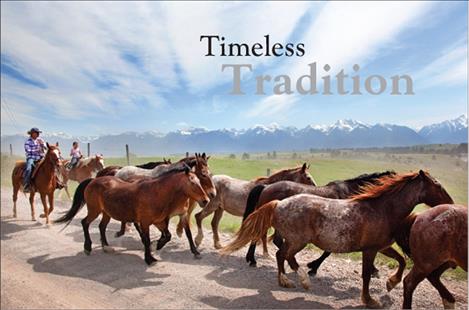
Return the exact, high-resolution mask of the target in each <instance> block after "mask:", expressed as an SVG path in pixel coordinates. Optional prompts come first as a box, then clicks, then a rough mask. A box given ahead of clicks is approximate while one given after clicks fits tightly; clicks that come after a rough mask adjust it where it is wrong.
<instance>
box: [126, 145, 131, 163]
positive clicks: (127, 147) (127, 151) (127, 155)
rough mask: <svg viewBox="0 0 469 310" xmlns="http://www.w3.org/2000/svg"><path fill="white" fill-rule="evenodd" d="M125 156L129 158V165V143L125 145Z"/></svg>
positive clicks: (128, 159)
mask: <svg viewBox="0 0 469 310" xmlns="http://www.w3.org/2000/svg"><path fill="white" fill-rule="evenodd" d="M125 157H126V158H127V166H130V157H129V145H128V144H126V145H125Z"/></svg>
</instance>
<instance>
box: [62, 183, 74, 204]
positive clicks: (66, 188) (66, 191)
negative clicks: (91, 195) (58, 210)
mask: <svg viewBox="0 0 469 310" xmlns="http://www.w3.org/2000/svg"><path fill="white" fill-rule="evenodd" d="M64 189H65V193H66V194H67V197H68V200H70V201H71V200H72V197H71V196H70V192H69V191H68V185H65V187H64Z"/></svg>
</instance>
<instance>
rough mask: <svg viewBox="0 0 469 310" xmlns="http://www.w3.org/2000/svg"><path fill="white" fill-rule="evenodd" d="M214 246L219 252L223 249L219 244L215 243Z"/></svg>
mask: <svg viewBox="0 0 469 310" xmlns="http://www.w3.org/2000/svg"><path fill="white" fill-rule="evenodd" d="M213 246H214V247H215V249H217V250H220V249H221V248H222V246H221V244H220V243H219V242H217V243H215V244H214V245H213Z"/></svg>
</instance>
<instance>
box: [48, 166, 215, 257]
mask: <svg viewBox="0 0 469 310" xmlns="http://www.w3.org/2000/svg"><path fill="white" fill-rule="evenodd" d="M189 198H191V199H194V200H195V201H197V202H199V203H200V205H202V206H205V205H206V204H207V203H208V202H209V201H210V199H209V197H208V196H207V194H206V193H205V191H204V190H203V188H202V186H201V184H200V180H199V179H198V178H197V176H196V175H195V174H194V173H193V172H191V171H190V168H189V167H187V166H185V167H184V168H183V171H181V168H174V169H172V170H171V171H168V172H166V173H165V174H164V175H161V176H160V177H159V178H156V179H150V180H147V179H143V180H139V181H135V182H125V181H122V180H120V179H118V178H117V177H113V176H105V177H100V178H96V179H89V180H86V181H84V182H82V183H80V185H79V186H78V188H77V191H76V192H75V195H74V198H73V204H72V207H71V209H70V210H69V211H68V212H67V213H66V214H65V215H64V216H63V217H61V218H60V219H58V220H57V221H56V222H57V223H64V222H70V221H71V220H72V219H73V217H74V216H75V215H76V214H77V213H78V211H79V210H80V209H81V208H82V207H83V205H84V204H85V203H86V205H87V209H88V214H87V216H86V217H85V218H84V219H83V220H82V221H81V223H82V226H83V232H84V235H85V243H84V249H85V253H86V254H90V253H91V239H90V235H89V230H88V229H89V225H90V223H91V222H92V221H93V220H95V219H96V218H97V217H98V216H99V215H100V214H102V219H101V222H100V224H99V231H100V235H101V244H102V246H103V249H104V251H106V252H108V251H112V248H110V247H109V244H108V242H107V239H106V226H107V224H108V223H109V221H110V220H111V218H113V219H116V220H118V221H122V222H133V223H135V228H136V229H137V231H138V232H139V234H140V237H141V239H142V242H143V244H144V246H145V262H146V263H147V264H148V265H151V264H153V263H155V262H156V259H155V258H154V257H153V256H152V255H151V251H150V234H149V228H150V225H152V224H153V225H157V226H158V228H159V229H161V230H165V229H167V224H168V223H167V219H168V218H170V217H171V216H173V215H179V214H183V213H185V212H187V200H188V199H189Z"/></svg>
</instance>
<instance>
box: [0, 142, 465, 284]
mask: <svg viewBox="0 0 469 310" xmlns="http://www.w3.org/2000/svg"><path fill="white" fill-rule="evenodd" d="M181 157H182V155H180V156H170V158H171V159H172V160H173V162H175V161H177V160H179V159H180V158H181ZM231 157H232V156H231ZM240 158H241V154H236V155H235V158H230V156H229V155H212V157H211V158H210V160H209V165H210V169H211V171H212V173H213V174H226V175H229V176H232V177H235V178H240V179H245V180H249V179H252V178H255V177H258V176H264V175H266V172H267V169H270V170H271V171H272V172H275V171H276V170H279V169H282V168H287V167H294V166H299V165H301V164H302V163H304V162H307V163H309V164H310V165H311V167H310V173H311V175H312V176H313V177H314V179H315V180H316V182H317V183H318V185H322V184H326V183H327V182H329V181H332V180H339V179H346V178H352V177H355V176H357V175H360V174H362V173H371V172H376V171H384V170H395V171H396V172H409V171H417V170H419V169H424V170H427V171H429V172H430V173H431V174H432V175H433V176H434V177H436V178H437V179H438V180H440V182H441V183H442V184H443V186H444V187H445V188H446V189H447V191H448V192H449V194H450V195H451V196H452V197H453V199H454V201H455V202H456V203H459V204H464V205H467V196H468V184H467V180H468V175H467V154H463V155H447V154H415V153H412V154H410V153H409V154H406V153H399V154H391V153H387V152H379V151H377V152H360V151H340V152H333V153H332V152H323V153H317V152H315V153H311V152H303V153H278V154H277V156H276V159H267V154H266V153H259V154H249V158H250V159H248V160H241V159H240ZM17 159H18V158H11V157H7V156H2V161H1V182H2V186H11V180H10V175H11V170H12V167H13V165H14V162H15V161H16V160H17ZM161 159H162V158H161V157H133V158H131V160H130V161H131V162H130V163H131V164H133V165H135V164H141V163H146V162H149V161H156V160H161ZM105 163H106V165H107V166H109V165H126V160H125V158H107V159H105ZM76 185H77V184H76V183H75V182H71V183H70V189H71V193H73V191H74V190H75V188H76ZM62 196H63V197H62V198H63V199H65V195H62ZM425 208H426V206H424V205H419V206H417V208H416V211H422V210H424V209H425ZM196 212H197V210H196ZM240 222H241V218H238V217H234V216H231V215H229V214H227V213H226V212H225V213H224V215H223V218H222V221H221V223H220V228H221V229H222V230H223V231H225V232H235V231H237V229H238V228H239V225H240ZM204 224H205V227H206V228H209V226H210V218H207V219H205V221H204ZM310 248H314V247H312V246H311V247H310ZM341 256H344V257H348V258H351V259H360V258H361V254H360V253H351V254H343V255H341ZM377 261H378V263H381V264H387V265H389V266H391V267H393V266H394V261H391V260H389V259H387V258H385V257H383V256H381V255H378V258H377ZM447 274H449V275H451V276H453V277H456V278H459V279H467V274H466V273H465V272H463V271H462V270H460V269H456V270H454V271H450V272H447Z"/></svg>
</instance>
